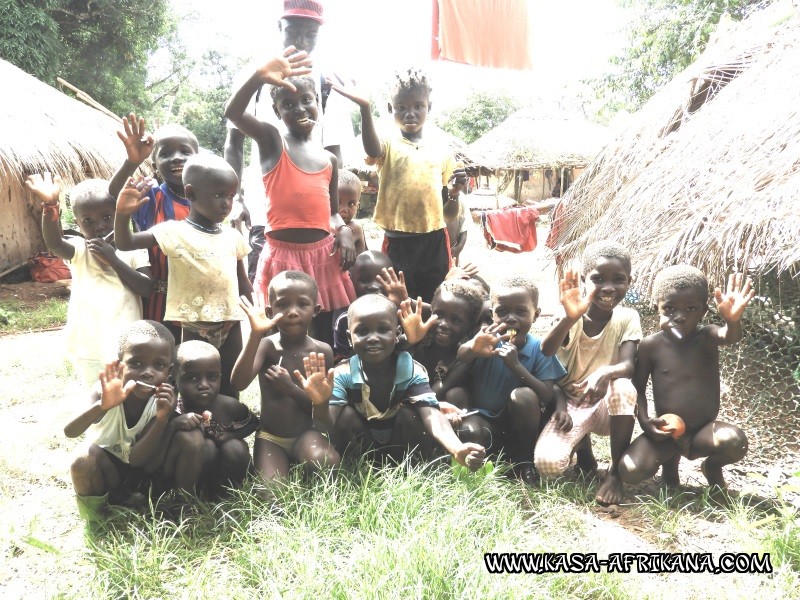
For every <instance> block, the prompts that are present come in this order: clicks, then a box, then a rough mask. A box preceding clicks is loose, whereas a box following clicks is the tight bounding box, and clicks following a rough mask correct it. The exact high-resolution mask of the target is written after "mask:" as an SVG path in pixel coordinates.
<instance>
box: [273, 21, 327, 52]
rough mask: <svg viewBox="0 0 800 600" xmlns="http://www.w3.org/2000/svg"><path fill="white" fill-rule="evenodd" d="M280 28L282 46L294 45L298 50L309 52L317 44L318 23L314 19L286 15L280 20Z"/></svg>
mask: <svg viewBox="0 0 800 600" xmlns="http://www.w3.org/2000/svg"><path fill="white" fill-rule="evenodd" d="M280 30H281V32H283V46H282V48H288V47H289V46H294V47H295V48H297V49H298V50H305V51H306V52H308V53H309V54H311V52H313V50H314V47H315V46H316V45H317V36H318V35H319V23H317V22H316V21H315V20H314V19H304V18H302V17H288V18H285V19H281V20H280Z"/></svg>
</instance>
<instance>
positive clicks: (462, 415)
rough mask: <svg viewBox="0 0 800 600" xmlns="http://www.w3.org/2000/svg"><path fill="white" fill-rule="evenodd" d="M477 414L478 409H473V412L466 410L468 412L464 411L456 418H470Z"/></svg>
mask: <svg viewBox="0 0 800 600" xmlns="http://www.w3.org/2000/svg"><path fill="white" fill-rule="evenodd" d="M478 412H479V411H478V409H477V408H476V409H474V410H468V411H466V412H463V413H459V415H458V416H459V417H461V418H462V419H463V418H464V417H471V416H472V415H477V414H478Z"/></svg>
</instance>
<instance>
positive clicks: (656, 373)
mask: <svg viewBox="0 0 800 600" xmlns="http://www.w3.org/2000/svg"><path fill="white" fill-rule="evenodd" d="M751 287H752V282H751V281H750V279H749V278H747V279H745V278H744V276H743V275H742V274H741V273H737V274H735V275H731V276H730V277H729V278H728V286H727V289H726V290H725V293H724V294H723V293H722V290H720V288H716V289H715V290H714V299H715V301H716V304H717V312H718V313H719V315H720V316H721V317H722V318H723V319H724V321H725V325H724V326H723V327H719V326H717V325H706V326H703V327H701V326H700V323H701V321H702V320H703V316H704V315H705V314H706V311H707V310H708V281H707V280H706V278H705V276H704V275H703V273H702V272H701V271H700V270H698V269H696V268H694V267H690V266H688V265H676V266H673V267H669V268H667V269H664V270H663V271H661V272H660V273H659V274H658V275H657V276H656V280H655V281H654V283H653V298H654V299H655V301H656V302H657V303H658V312H659V314H660V316H661V319H660V326H661V331H659V332H658V333H654V334H653V335H650V336H647V337H646V338H645V339H643V340H642V343H641V344H639V353H638V355H637V357H636V373H635V375H634V384H635V386H636V391H637V392H638V416H639V424H640V425H641V427H642V430H643V431H644V433H643V434H642V435H640V436H639V437H637V438H636V439H635V440H634V441H633V443H632V444H631V445H630V447H629V448H628V449H627V451H626V452H625V454H624V456H623V457H622V461H621V463H620V475H621V477H622V480H623V481H624V482H625V483H639V482H640V481H643V480H645V479H647V478H648V477H652V476H653V475H655V473H656V471H657V470H658V467H659V465H663V476H664V482H665V483H666V484H667V485H669V486H678V485H679V483H680V482H679V478H678V463H679V462H680V459H681V456H685V457H686V458H688V459H689V460H694V459H696V458H701V457H708V458H706V459H705V460H704V461H703V463H702V465H701V469H702V472H703V475H704V476H705V478H706V480H707V481H708V484H709V485H710V486H714V487H716V488H724V487H725V479H724V477H723V475H722V467H724V466H725V465H730V464H733V463H735V462H738V461H740V460H741V459H742V458H744V455H745V454H747V437H746V436H745V434H744V432H743V431H742V430H741V429H739V428H738V427H736V426H734V425H729V424H727V423H723V422H722V421H717V420H716V418H717V415H718V414H719V404H720V377H719V347H720V346H725V345H728V344H734V343H736V342H738V341H739V340H740V339H742V324H741V318H742V314H743V313H744V311H745V308H747V305H748V304H749V303H750V301H751V300H752V299H753V296H754V295H755V291H753V290H752V289H751ZM651 377H652V379H653V403H654V404H655V409H656V415H665V414H668V413H669V414H674V415H678V416H679V417H680V418H681V419H683V422H684V424H685V426H686V431H685V432H684V433H683V434H682V435H680V436H679V437H678V438H677V439H673V437H672V431H670V430H669V429H666V428H664V427H665V425H666V421H664V419H662V418H660V416H656V417H652V418H650V417H648V410H647V397H646V396H645V391H646V388H647V380H648V379H649V378H651ZM662 428H664V429H662Z"/></svg>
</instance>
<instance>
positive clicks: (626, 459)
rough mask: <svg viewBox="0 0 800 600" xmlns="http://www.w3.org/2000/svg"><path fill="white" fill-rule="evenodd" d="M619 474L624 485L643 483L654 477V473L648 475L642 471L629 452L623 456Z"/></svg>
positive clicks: (618, 470) (618, 469)
mask: <svg viewBox="0 0 800 600" xmlns="http://www.w3.org/2000/svg"><path fill="white" fill-rule="evenodd" d="M617 472H618V473H619V478H620V479H621V480H622V483H625V484H627V485H635V484H637V483H641V482H642V481H644V480H645V479H647V478H648V477H652V476H653V474H652V473H650V474H649V475H648V474H647V473H645V472H644V471H643V470H642V469H640V468H639V467H638V466H637V465H636V462H635V461H634V459H633V457H632V456H631V455H630V454H629V453H628V452H626V453H625V454H623V455H622V458H621V459H620V461H619V465H618V466H617Z"/></svg>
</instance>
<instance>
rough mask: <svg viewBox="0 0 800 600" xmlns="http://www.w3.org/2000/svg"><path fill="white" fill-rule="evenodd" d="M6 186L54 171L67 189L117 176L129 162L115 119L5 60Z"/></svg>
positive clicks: (1, 105) (1, 175) (1, 66)
mask: <svg viewBox="0 0 800 600" xmlns="http://www.w3.org/2000/svg"><path fill="white" fill-rule="evenodd" d="M0 80H2V81H3V85H4V87H5V89H6V90H10V91H7V92H6V93H5V95H4V98H3V101H2V102H0V131H2V132H3V133H2V135H0V184H2V183H3V181H4V180H5V181H9V180H14V181H21V180H23V179H24V178H25V177H26V176H27V175H29V174H31V173H36V172H41V171H51V172H53V173H54V174H56V173H57V174H59V175H61V177H62V178H63V179H64V180H65V182H66V183H67V185H71V184H73V183H76V182H78V181H81V180H82V179H85V178H86V177H87V176H90V177H101V178H107V177H111V175H112V174H113V173H114V171H115V170H116V169H117V168H118V167H119V165H120V164H122V161H124V160H125V156H126V154H125V148H124V146H123V145H122V143H121V142H120V141H119V138H117V136H116V133H115V132H116V130H117V129H118V128H119V124H118V123H117V122H116V121H114V119H112V118H110V117H108V116H106V115H104V114H102V113H100V112H99V111H97V110H95V109H93V108H90V107H88V106H87V105H85V104H83V103H82V102H79V101H78V100H75V99H73V98H70V97H69V96H66V95H65V94H63V93H61V92H59V91H58V90H56V89H55V88H52V87H50V86H49V85H47V84H45V83H42V82H41V81H39V80H38V79H36V78H34V77H32V76H30V75H28V74H27V73H25V72H24V71H22V70H21V69H19V68H17V67H15V66H14V65H12V64H11V63H9V62H6V61H4V60H0Z"/></svg>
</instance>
